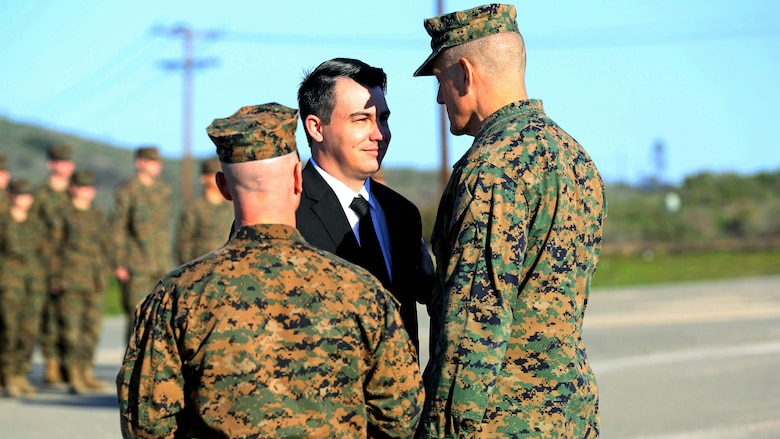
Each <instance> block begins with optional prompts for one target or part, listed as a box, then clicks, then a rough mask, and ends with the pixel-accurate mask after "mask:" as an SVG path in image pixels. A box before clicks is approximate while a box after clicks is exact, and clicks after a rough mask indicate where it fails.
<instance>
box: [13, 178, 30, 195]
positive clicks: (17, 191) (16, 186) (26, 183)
mask: <svg viewBox="0 0 780 439" xmlns="http://www.w3.org/2000/svg"><path fill="white" fill-rule="evenodd" d="M8 193H10V194H12V195H22V194H32V193H33V186H32V183H30V180H26V179H23V178H20V179H16V180H11V182H10V183H8Z"/></svg>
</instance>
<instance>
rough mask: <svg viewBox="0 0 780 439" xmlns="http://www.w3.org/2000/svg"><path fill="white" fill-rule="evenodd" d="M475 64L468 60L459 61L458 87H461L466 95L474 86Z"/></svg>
mask: <svg viewBox="0 0 780 439" xmlns="http://www.w3.org/2000/svg"><path fill="white" fill-rule="evenodd" d="M475 73H476V72H475V70H474V64H472V63H471V61H469V60H468V59H466V58H461V59H459V60H458V86H459V87H461V92H462V93H463V94H464V95H465V94H466V93H467V92H468V90H469V88H471V86H472V85H474V74H475Z"/></svg>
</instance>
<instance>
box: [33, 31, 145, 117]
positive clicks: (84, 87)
mask: <svg viewBox="0 0 780 439" xmlns="http://www.w3.org/2000/svg"><path fill="white" fill-rule="evenodd" d="M144 43H146V44H144ZM159 47H160V42H159V41H158V40H149V39H146V40H144V38H143V37H142V36H139V38H136V39H135V40H133V41H132V42H131V43H130V44H129V45H128V46H126V47H125V48H124V49H123V50H121V51H120V52H119V53H117V54H116V55H115V56H114V57H113V58H111V59H110V60H109V61H108V62H106V63H105V64H104V65H103V66H101V67H100V68H98V69H96V70H95V71H94V72H93V73H92V75H90V76H88V77H86V78H84V79H82V80H81V81H80V82H78V83H76V84H74V85H72V86H70V87H68V88H66V89H65V90H63V91H62V92H60V93H59V94H57V95H55V96H53V97H52V98H50V99H48V100H46V102H44V103H43V104H41V105H39V106H38V107H37V108H36V109H35V112H36V113H38V112H41V111H42V110H44V109H45V110H46V111H53V110H56V109H57V107H58V106H61V105H63V104H66V103H69V102H71V101H72V98H74V97H78V98H79V100H80V101H83V100H84V99H86V98H91V97H93V96H97V95H100V94H102V93H104V92H105V91H106V90H108V89H110V88H113V87H115V86H116V84H117V83H118V82H120V80H121V79H122V78H124V77H126V76H127V75H129V74H131V73H134V72H135V70H136V69H137V66H138V64H139V63H140V62H141V61H145V60H146V59H147V58H148V57H149V56H150V53H151V52H152V51H153V50H155V49H158V48H159Z"/></svg>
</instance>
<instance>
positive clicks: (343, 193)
mask: <svg viewBox="0 0 780 439" xmlns="http://www.w3.org/2000/svg"><path fill="white" fill-rule="evenodd" d="M309 160H310V161H311V164H312V165H313V166H314V169H316V170H317V172H319V174H320V175H321V176H322V178H323V180H325V182H326V183H328V186H330V188H331V189H333V192H335V193H336V197H337V198H338V199H339V204H341V207H342V208H343V209H344V211H345V212H352V209H351V208H350V207H349V205H350V204H351V203H352V200H353V199H354V198H355V197H356V196H358V195H362V196H363V198H365V199H366V200H368V204H369V205H370V206H371V208H372V209H376V206H375V205H374V199H373V197H371V190H370V189H371V186H370V185H371V180H370V179H366V181H365V182H364V183H363V186H362V187H361V188H360V190H359V191H358V192H357V193H355V191H353V190H352V189H351V188H350V187H349V186H347V185H346V184H344V183H342V182H341V181H339V180H338V179H337V178H336V177H334V176H332V175H330V174H328V173H327V171H325V170H324V169H322V168H320V165H318V164H317V162H315V161H314V159H309ZM356 218H357V216H356ZM350 222H351V221H350Z"/></svg>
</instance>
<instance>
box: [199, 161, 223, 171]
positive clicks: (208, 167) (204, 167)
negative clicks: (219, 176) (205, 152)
mask: <svg viewBox="0 0 780 439" xmlns="http://www.w3.org/2000/svg"><path fill="white" fill-rule="evenodd" d="M221 170H222V165H221V164H220V162H219V159H208V160H204V161H203V162H202V163H201V164H200V173H201V175H205V174H216V173H217V172H219V171H221Z"/></svg>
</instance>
